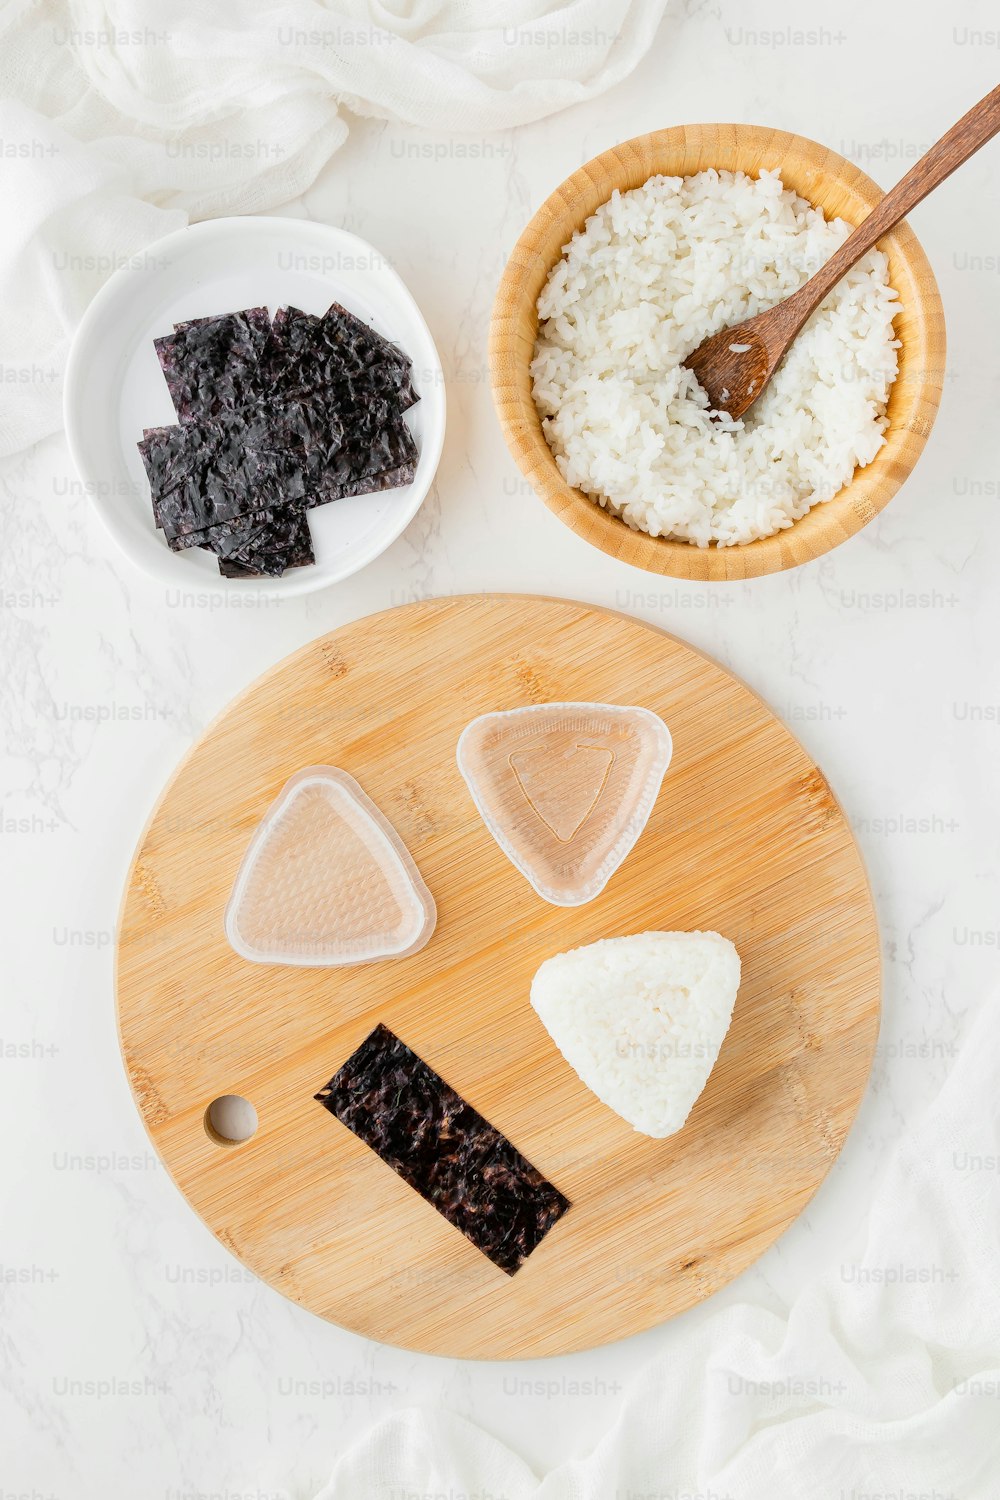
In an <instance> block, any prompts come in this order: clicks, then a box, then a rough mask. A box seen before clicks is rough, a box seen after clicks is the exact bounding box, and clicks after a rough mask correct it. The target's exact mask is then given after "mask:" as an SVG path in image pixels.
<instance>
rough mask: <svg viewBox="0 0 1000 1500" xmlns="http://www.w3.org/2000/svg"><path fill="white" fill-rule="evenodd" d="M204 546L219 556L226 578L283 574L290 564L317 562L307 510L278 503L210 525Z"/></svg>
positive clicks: (221, 571) (220, 568)
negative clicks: (254, 512) (222, 522)
mask: <svg viewBox="0 0 1000 1500" xmlns="http://www.w3.org/2000/svg"><path fill="white" fill-rule="evenodd" d="M204 536H205V540H204V542H202V543H201V545H202V546H204V547H208V548H209V550H210V551H212V552H214V553H215V554H216V556H217V557H218V559H219V572H220V573H221V574H222V576H223V578H265V577H266V578H280V577H281V575H282V573H284V572H285V570H286V569H287V568H301V567H304V566H305V564H306V563H311V562H315V561H316V559H315V557H314V555H313V549H312V537H311V536H310V534H309V522H308V521H307V520H306V515H305V511H304V510H302V509H301V507H300V506H298V505H277V506H274V507H273V508H272V509H271V510H262V511H259V512H257V513H256V514H255V515H252V516H244V517H241V518H240V519H239V520H238V521H231V522H229V523H228V524H227V525H226V526H213V527H209V529H208V531H207V532H205V533H204Z"/></svg>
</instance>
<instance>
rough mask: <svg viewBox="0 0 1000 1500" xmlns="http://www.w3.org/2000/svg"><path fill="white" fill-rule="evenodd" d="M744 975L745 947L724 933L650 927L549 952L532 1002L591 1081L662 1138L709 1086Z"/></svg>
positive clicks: (639, 1126)
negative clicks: (736, 945)
mask: <svg viewBox="0 0 1000 1500" xmlns="http://www.w3.org/2000/svg"><path fill="white" fill-rule="evenodd" d="M739 983H740V959H739V954H738V953H737V952H736V949H735V948H734V946H733V944H732V943H731V942H729V940H728V939H727V938H724V937H720V936H719V934H718V933H717V932H643V933H640V934H638V935H637V936H635V937H620V938H602V939H601V940H600V941H599V942H596V943H588V944H587V945H586V946H585V947H583V948H574V949H573V950H572V951H571V952H569V953H559V954H557V955H556V956H555V957H554V958H549V959H546V961H545V962H544V963H543V964H542V965H541V967H540V968H539V970H538V972H537V973H536V974H535V977H534V979H533V981H532V985H531V1003H532V1005H533V1006H534V1008H535V1010H536V1011H537V1012H538V1015H539V1016H540V1018H541V1020H542V1022H543V1024H544V1025H545V1027H546V1029H547V1031H548V1032H549V1035H550V1036H551V1037H552V1040H553V1041H554V1042H555V1044H556V1046H557V1047H558V1048H559V1051H560V1052H561V1053H562V1055H563V1057H565V1059H566V1061H567V1062H568V1063H569V1065H570V1067H571V1068H573V1069H574V1070H575V1071H576V1072H577V1073H578V1074H579V1076H580V1078H581V1079H582V1080H583V1082H584V1083H585V1084H586V1085H587V1087H588V1088H589V1089H591V1090H592V1091H593V1092H594V1093H595V1094H596V1095H597V1097H598V1098H599V1099H600V1100H601V1101H602V1102H603V1103H604V1104H606V1105H608V1107H609V1108H610V1109H613V1110H614V1111H615V1112H616V1113H617V1114H619V1115H621V1116H622V1118H623V1119H625V1120H627V1121H628V1122H629V1124H630V1125H632V1126H633V1127H634V1129H636V1130H638V1131H641V1132H642V1133H643V1134H644V1135H651V1136H656V1137H662V1136H667V1135H672V1134H673V1133H674V1131H676V1130H680V1128H681V1126H682V1125H683V1124H684V1122H685V1120H686V1119H687V1117H688V1114H689V1113H690V1110H691V1107H692V1105H693V1104H694V1102H695V1100H696V1099H697V1098H698V1095H699V1094H700V1093H701V1091H702V1089H703V1088H704V1087H705V1083H706V1081H707V1079H708V1075H709V1073H710V1072H711V1071H712V1068H713V1066H714V1064H715V1060H716V1058H717V1057H718V1055H719V1049H720V1047H721V1046H722V1043H723V1040H724V1038H725V1035H726V1032H727V1031H728V1029H729V1022H730V1020H731V1019H732V1014H733V1004H734V1002H735V1000H736V992H737V990H738V989H739Z"/></svg>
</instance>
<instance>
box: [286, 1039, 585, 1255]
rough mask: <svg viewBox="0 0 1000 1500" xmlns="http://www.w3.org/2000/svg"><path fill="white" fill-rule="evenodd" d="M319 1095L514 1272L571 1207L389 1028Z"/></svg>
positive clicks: (410, 1182)
mask: <svg viewBox="0 0 1000 1500" xmlns="http://www.w3.org/2000/svg"><path fill="white" fill-rule="evenodd" d="M315 1097H316V1099H318V1100H319V1102H320V1103H321V1104H322V1105H323V1106H324V1107H325V1108H326V1109H328V1110H329V1111H330V1113H331V1114H333V1115H336V1117H337V1119H338V1120H340V1122H341V1124H343V1125H346V1126H347V1128H348V1130H351V1131H353V1132H354V1134H355V1135H356V1136H357V1137H358V1138H359V1140H362V1141H364V1143H365V1145H366V1146H370V1147H371V1149H372V1150H373V1151H374V1152H376V1154H377V1155H378V1156H380V1157H381V1158H382V1160H383V1161H384V1162H385V1163H386V1164H387V1165H388V1166H390V1167H392V1169H393V1171H394V1172H397V1173H398V1174H399V1176H400V1177H402V1179H403V1181H404V1182H406V1183H407V1184H408V1185H409V1186H410V1187H411V1188H413V1189H414V1191H415V1192H418V1193H419V1194H420V1196H421V1197H422V1198H425V1199H426V1200H427V1202H428V1203H431V1204H433V1206H434V1207H435V1208H436V1209H437V1210H438V1212H439V1213H440V1214H442V1215H443V1216H444V1218H446V1219H447V1220H448V1223H449V1224H452V1225H453V1226H454V1227H455V1228H456V1229H459V1230H461V1232H462V1234H464V1235H465V1237H466V1238H467V1239H468V1240H471V1242H472V1243H473V1245H475V1247H476V1249H477V1250H481V1251H482V1253H483V1254H484V1255H486V1256H488V1257H489V1259H490V1260H491V1261H493V1263H494V1265H497V1266H499V1267H500V1269H501V1270H502V1271H505V1272H506V1273H507V1275H508V1276H513V1274H514V1272H515V1271H517V1270H518V1268H519V1267H520V1266H522V1265H523V1264H524V1262H525V1260H526V1259H527V1258H528V1256H529V1255H530V1254H531V1252H532V1251H533V1250H534V1249H535V1248H536V1247H537V1246H538V1245H539V1244H540V1242H541V1241H542V1239H543V1238H544V1236H545V1235H546V1234H547V1233H548V1231H549V1230H550V1229H551V1227H552V1225H553V1224H554V1223H555V1222H556V1221H557V1219H559V1218H561V1216H562V1215H563V1214H564V1213H565V1212H566V1210H567V1209H568V1208H569V1207H570V1203H569V1199H568V1198H565V1197H564V1196H563V1194H562V1193H560V1192H559V1191H558V1189H557V1188H554V1187H553V1186H552V1184H551V1183H549V1182H547V1181H546V1180H545V1178H544V1177H543V1176H542V1174H541V1173H540V1172H539V1171H537V1170H536V1168H535V1167H533V1166H532V1165H531V1163H530V1162H529V1161H527V1160H526V1159H525V1158H524V1157H523V1156H522V1155H521V1153H520V1152H519V1151H518V1150H517V1149H516V1147H514V1146H512V1145H511V1143H510V1141H508V1140H507V1138H506V1136H503V1135H501V1133H500V1132H499V1131H498V1130H496V1129H495V1128H494V1126H492V1125H491V1124H490V1123H489V1121H488V1120H485V1119H484V1118H483V1116H482V1115H481V1114H480V1113H479V1111H478V1110H475V1109H473V1107H472V1105H471V1104H467V1103H466V1102H465V1100H464V1099H463V1098H462V1097H461V1096H460V1095H459V1094H457V1093H456V1092H455V1090H454V1089H453V1088H451V1087H450V1086H449V1085H448V1084H447V1083H445V1081H444V1079H443V1078H441V1077H440V1076H439V1075H438V1074H437V1073H435V1071H434V1069H433V1068H431V1067H429V1066H428V1065H427V1063H425V1062H423V1061H422V1060H421V1059H420V1058H419V1057H417V1055H416V1054H415V1053H414V1052H411V1050H410V1048H409V1047H407V1046H406V1044H405V1043H404V1042H401V1041H400V1040H399V1038H398V1037H397V1036H395V1035H394V1034H393V1033H392V1032H391V1031H390V1030H389V1028H388V1027H387V1026H377V1027H376V1028H375V1030H374V1031H373V1032H372V1033H371V1035H370V1036H369V1037H367V1038H366V1040H365V1041H363V1042H362V1043H361V1046H360V1047H358V1049H357V1051H355V1052H354V1053H352V1055H351V1056H350V1057H349V1058H348V1059H347V1061H346V1062H345V1063H344V1065H343V1067H342V1068H341V1069H340V1071H339V1072H338V1073H336V1074H335V1075H334V1076H333V1078H332V1079H331V1080H330V1082H329V1083H328V1084H327V1085H326V1087H325V1088H324V1089H321V1090H320V1092H319V1093H318V1094H316V1095H315Z"/></svg>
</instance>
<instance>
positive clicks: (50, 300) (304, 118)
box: [0, 0, 666, 457]
mask: <svg viewBox="0 0 1000 1500" xmlns="http://www.w3.org/2000/svg"><path fill="white" fill-rule="evenodd" d="M665 5H666V0H567V3H559V0H337V3H336V5H335V6H324V5H319V4H316V3H313V0H280V3H274V4H268V3H262V0H239V3H238V4H234V5H232V6H221V7H220V6H213V5H209V4H205V3H204V0H171V3H170V5H169V6H166V5H165V6H159V7H158V6H151V5H148V4H146V3H143V0H74V3H73V4H72V6H70V5H69V4H67V3H55V0H41V3H37V4H32V3H31V0H8V3H7V5H6V6H5V8H4V9H3V10H2V11H0V171H2V176H3V182H4V187H5V193H4V205H3V213H2V214H0V351H2V352H0V359H2V362H3V364H2V373H3V381H2V387H0V388H2V392H3V399H2V403H0V457H2V456H4V455H5V454H9V453H12V452H15V451H17V450H18V449H20V448H23V447H26V446H27V445H29V444H30V443H33V442H35V441H36V440H37V439H38V438H40V437H43V436H45V434H46V433H49V432H52V431H54V430H55V429H56V428H57V427H58V426H59V422H60V389H61V373H62V368H63V364H64V361H65V356H66V351H67V348H68V344H69V338H70V335H71V333H72V330H73V328H74V326H75V324H76V323H77V321H78V320H79V318H80V315H81V313H82V312H83V309H84V308H85V307H86V305H87V302H88V301H89V300H90V298H91V297H92V296H93V294H94V292H95V291H96V290H97V288H98V287H99V286H100V284H101V282H102V281H104V280H106V278H107V276H108V275H109V274H110V272H111V271H112V270H113V269H114V268H115V267H116V266H117V265H118V264H120V263H121V262H122V261H123V260H127V259H128V258H129V257H130V256H132V255H134V254H136V253H137V252H139V251H141V250H142V248H143V247H144V246H145V245H148V244H149V243H150V241H151V240H153V239H155V238H157V237H158V236H160V235H162V234H165V233H167V232H168V231H170V230H172V229H177V228H179V227H180V226H181V225H183V224H185V223H186V222H187V221H188V220H189V219H203V218H210V217H213V216H216V215H219V214H230V213H236V214H240V213H254V212H261V211H263V210H266V209H271V208H275V207H277V206H279V205H281V204H283V203H288V202H291V201H292V200H293V199H295V198H297V197H298V196H299V195H300V194H301V193H302V192H304V191H305V190H306V188H308V187H309V185H310V184H311V183H312V181H313V180H314V178H315V177H316V175H317V173H318V172H319V171H320V169H321V168H322V167H323V165H324V163H325V162H326V161H328V159H329V157H330V156H331V154H332V153H333V152H334V151H336V150H337V148H338V147H339V146H340V145H341V144H342V143H343V141H344V140H345V138H346V136H347V129H348V127H347V123H346V122H345V120H344V119H343V118H342V116H341V112H340V111H341V108H342V107H343V106H346V107H348V108H349V109H351V110H353V111H355V112H356V113H360V114H367V115H377V116H380V117H383V118H387V119H393V120H398V121H402V122H404V123H406V124H409V125H413V126H415V127H419V128H426V129H432V130H436V131H447V132H449V133H455V134H458V133H462V132H466V131H479V132H483V131H492V130H499V129H502V128H504V127H508V126H512V125H519V124H523V123H525V122H527V121H529V120H535V119H538V118H539V117H541V116H542V115H545V114H549V113H551V112H552V111H554V110H557V109H561V108H563V107H564V106H566V105H568V104H574V103H578V102H579V101H581V100H584V99H588V98H590V97H592V96H593V95H595V94H597V93H599V92H600V91H601V90H602V89H606V88H608V87H609V86H610V85H611V84H613V83H616V82H618V81H619V80H620V79H622V78H624V77H625V76H626V75H627V74H628V73H629V72H630V70H631V69H632V68H633V67H634V66H635V64H636V63H637V62H638V61H639V59H640V58H641V57H642V55H643V54H644V52H645V51H646V49H647V48H648V46H649V44H650V42H651V40H652V38H653V34H654V32H655V30H656V26H657V24H658V22H659V20H660V17H661V15H662V13H663V10H664V7H665Z"/></svg>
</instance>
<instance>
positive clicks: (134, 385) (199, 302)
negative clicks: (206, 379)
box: [64, 217, 445, 596]
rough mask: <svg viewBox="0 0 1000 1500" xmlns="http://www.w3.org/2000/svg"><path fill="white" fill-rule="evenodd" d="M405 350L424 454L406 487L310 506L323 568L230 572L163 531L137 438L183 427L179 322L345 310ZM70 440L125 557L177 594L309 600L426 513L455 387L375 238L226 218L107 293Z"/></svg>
mask: <svg viewBox="0 0 1000 1500" xmlns="http://www.w3.org/2000/svg"><path fill="white" fill-rule="evenodd" d="M334 301H337V302H342V303H343V304H344V306H345V307H346V308H348V309H349V310H350V311H351V312H353V313H356V314H357V315H358V316H359V317H362V318H364V319H365V320H366V321H367V322H370V323H371V324H373V326H374V327H375V328H376V329H377V330H378V332H379V333H382V334H384V335H385V336H386V337H387V338H391V339H393V340H394V341H395V342H397V343H398V344H399V345H400V346H401V347H402V348H403V350H404V351H405V352H406V353H407V354H408V355H409V357H410V358H411V359H412V361H413V383H414V385H415V387H416V389H417V391H418V392H419V394H420V400H419V401H418V402H417V404H416V406H414V407H412V408H411V409H410V411H409V412H407V421H408V422H409V424H410V427H411V430H412V432H413V435H414V438H415V439H416V443H417V448H418V450H419V458H418V462H417V472H416V477H415V478H414V481H413V483H412V484H410V485H407V486H406V487H405V488H403V489H398V490H385V491H383V492H382V493H381V494H375V495H357V496H352V497H350V498H348V499H344V500H336V501H334V502H333V503H331V504H329V505H322V506H317V507H316V508H315V509H313V510H311V511H310V512H309V525H310V530H311V531H312V537H313V547H314V550H315V553H316V562H315V564H313V565H312V566H310V567H304V568H293V569H291V570H290V571H289V572H288V573H286V574H285V575H284V577H282V578H271V579H256V578H249V579H245V578H222V577H221V576H220V574H219V571H218V564H217V561H216V559H215V557H213V556H212V555H211V554H210V553H208V552H205V551H202V550H200V549H196V548H189V549H188V550H186V551H183V552H171V551H170V550H169V549H168V547H167V545H166V543H165V542H164V540H163V536H162V534H161V533H160V532H158V531H157V529H156V527H155V525H154V522H153V515H152V508H151V505H150V498H149V484H148V482H147V479H146V474H145V470H144V469H143V465H142V459H141V458H140V457H139V452H138V449H137V448H136V443H137V442H138V441H139V440H140V438H141V437H142V430H143V428H144V427H158V426H161V425H165V424H167V423H170V422H174V421H176V420H177V419H176V416H175V414H174V410H173V405H172V403H171V400H170V396H169V393H168V391H167V387H166V383H165V381H164V379H163V375H162V372H161V370H160V366H159V363H158V361H157V358H156V351H155V350H154V348H153V340H154V338H157V337H158V336H159V335H160V334H165V333H170V332H171V330H172V326H173V324H174V323H175V322H181V321H182V320H184V319H186V318H198V317H207V316H210V315H212V314H215V313H227V312H235V311H237V310H238V309H241V308H244V307H255V306H260V305H263V304H266V305H267V306H268V307H269V308H270V310H271V312H272V313H274V311H275V310H276V309H277V308H278V307H280V306H281V305H282V304H283V303H290V304H292V305H293V306H295V307H300V308H302V309H303V311H305V312H310V313H322V312H325V311H326V309H327V307H328V306H329V305H330V303H331V302H334ZM64 415H65V422H66V436H67V438H68V441H69V447H70V452H71V454H72V456H73V461H74V463H75V464H76V468H77V471H78V472H79V475H80V479H81V480H82V482H83V484H84V485H85V486H86V489H87V493H88V494H89V495H90V496H91V498H92V500H93V502H94V505H95V507H96V509H97V512H98V514H99V515H100V517H101V519H102V520H103V521H104V524H105V525H106V526H107V528H108V530H109V531H110V532H111V535H112V536H113V537H114V539H115V541H116V542H117V543H118V545H119V546H120V547H121V549H122V551H123V552H124V553H125V554H126V556H127V557H129V558H130V559H131V560H132V561H133V562H134V563H135V564H136V565H137V566H138V567H140V568H142V569H143V570H144V571H145V572H146V573H148V574H150V575H151V576H152V577H154V578H155V579H157V581H158V582H160V583H162V584H163V585H164V586H166V587H168V588H175V589H176V588H182V589H190V588H196V589H200V590H204V589H206V588H211V589H217V590H224V591H233V590H240V591H242V592H244V593H245V592H246V591H247V590H254V591H261V592H267V593H274V594H280V595H286V596H287V595H292V594H307V593H311V592H313V591H314V590H316V589H320V588H324V587H325V586H326V585H327V584H330V583H336V582H337V581H338V580H339V579H342V578H346V577H348V576H349V574H351V573H356V572H357V571H358V569H359V568H363V567H364V566H365V565H366V564H367V563H370V562H371V561H372V560H373V558H376V557H378V555H379V553H381V552H384V551H385V549H386V547H388V546H389V545H390V543H391V542H393V541H395V539H396V537H398V536H399V535H400V533H401V532H402V531H403V530H404V528H405V527H406V526H407V525H408V523H409V522H410V521H411V520H412V519H413V517H414V516H415V515H416V513H417V510H418V509H419V508H420V505H421V502H422V501H423V499H424V497H425V496H426V494H427V491H428V490H429V489H430V486H431V483H432V481H433V478H434V473H435V471H436V469H437V466H438V461H439V459H440V457H441V448H442V445H443V443H444V428H445V389H444V377H443V374H442V370H441V361H440V359H439V358H438V353H437V349H436V348H435V346H434V340H433V338H432V337H431V333H430V329H429V328H428V327H427V324H426V323H425V322H424V319H423V316H422V315H421V313H420V310H419V308H418V307H417V304H416V303H415V302H414V300H413V298H412V296H411V295H410V293H409V292H408V291H407V289H406V287H405V286H404V284H403V282H402V281H401V280H400V277H399V276H398V275H397V273H396V272H395V271H394V270H393V268H392V267H391V266H390V265H389V263H388V262H387V261H386V260H385V258H384V256H382V255H381V254H380V252H379V251H378V250H376V249H375V248H374V247H373V246H372V245H369V244H368V243H367V241H365V240H362V239H359V238H358V236H357V235H354V234H348V233H347V232H346V231H345V230H342V229H335V228H331V227H330V226H329V225H327V224H316V223H313V222H312V221H311V220H308V219H280V218H274V219H271V218H249V217H248V218H237V219H212V220H206V221H205V222H204V223H200V224H193V225H191V226H190V227H189V228H187V229H181V230H178V231H177V233H176V234H170V235H167V236H166V237H165V238H164V239H162V240H158V241H156V243H155V244H152V245H150V246H149V248H148V249H147V250H144V251H143V252H141V254H139V255H137V256H134V257H133V258H132V259H131V260H130V261H129V262H127V263H126V264H125V265H123V266H122V267H121V268H120V269H119V270H118V271H116V272H115V274H114V276H112V277H111V279H110V280H109V281H108V282H107V283H106V284H105V285H104V286H103V287H102V288H101V290H100V291H99V292H98V294H97V296H96V297H95V298H94V300H93V302H92V303H91V304H90V306H89V307H88V308H87V311H86V313H85V314H84V316H83V319H82V321H81V323H80V326H79V328H78V329H77V331H76V336H75V338H74V340H73V345H72V348H71V350H70V356H69V363H68V366H67V370H66V389H65V397H64Z"/></svg>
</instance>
